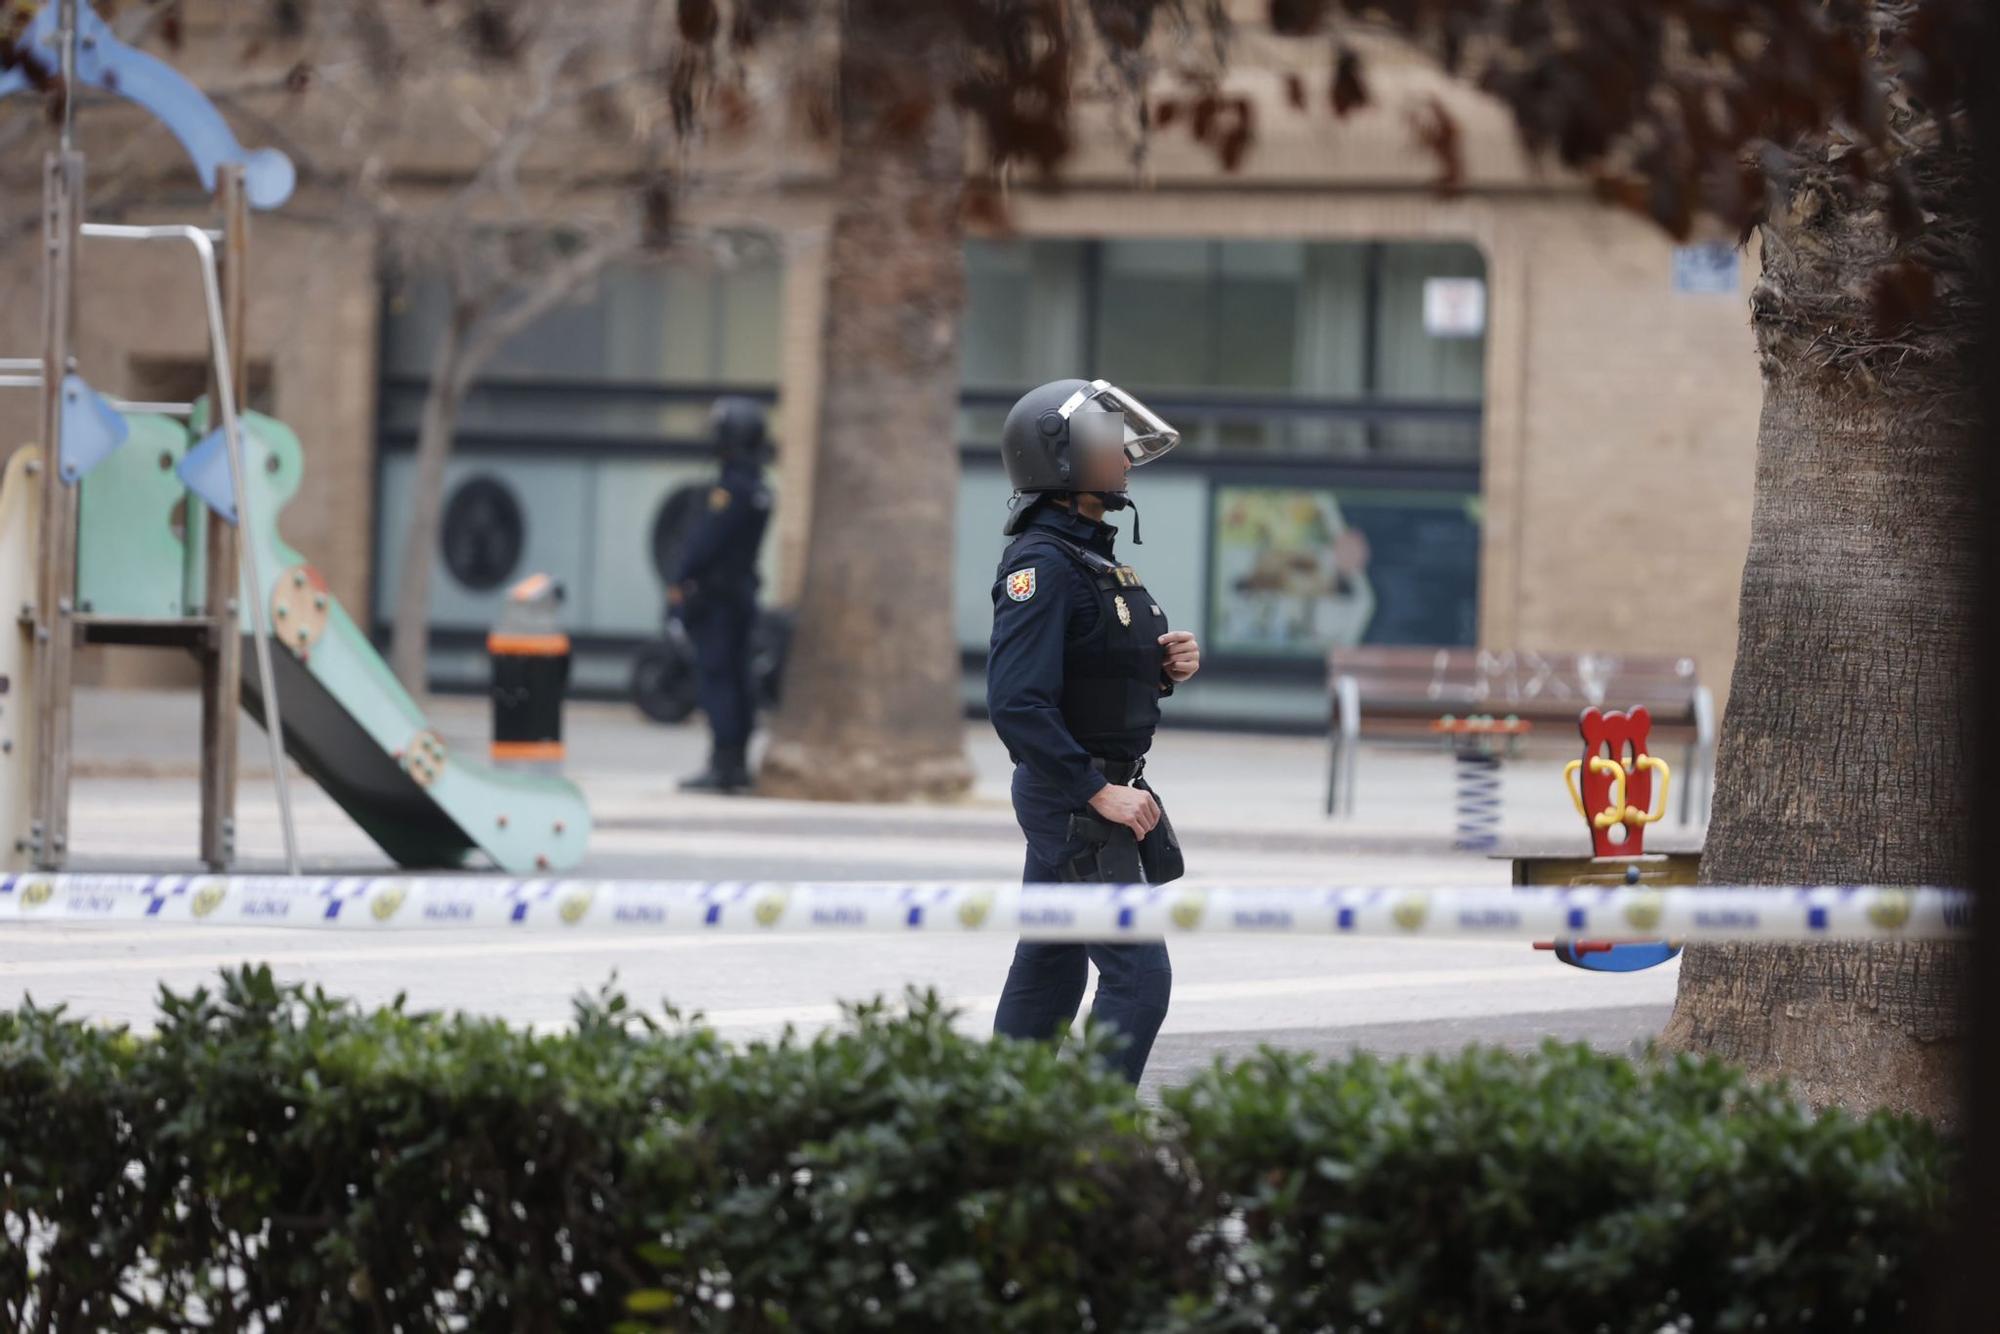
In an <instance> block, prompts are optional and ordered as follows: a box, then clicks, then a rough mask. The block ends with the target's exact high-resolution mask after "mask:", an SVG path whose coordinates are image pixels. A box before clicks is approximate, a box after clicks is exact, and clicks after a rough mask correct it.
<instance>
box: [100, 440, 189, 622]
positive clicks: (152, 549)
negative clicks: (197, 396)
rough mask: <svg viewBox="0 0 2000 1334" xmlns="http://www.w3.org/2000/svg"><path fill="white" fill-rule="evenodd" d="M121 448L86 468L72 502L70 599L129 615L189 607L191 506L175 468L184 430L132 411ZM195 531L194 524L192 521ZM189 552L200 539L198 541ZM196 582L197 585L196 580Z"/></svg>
mask: <svg viewBox="0 0 2000 1334" xmlns="http://www.w3.org/2000/svg"><path fill="white" fill-rule="evenodd" d="M125 420H126V422H127V423H128V424H129V425H130V427H131V429H132V434H131V437H130V438H129V439H128V440H126V442H125V445H124V447H123V448H121V449H119V450H118V451H117V452H116V453H114V454H112V455H111V457H109V458H107V459H105V460H104V461H103V462H102V463H100V464H98V465H97V467H95V468H93V469H92V470H91V471H90V474H89V475H88V476H87V477H85V478H84V479H83V481H82V483H81V484H80V488H81V489H80V492H79V496H78V501H77V515H78V517H77V546H76V601H77V608H78V610H80V611H85V612H94V613H96V614H97V615H100V616H119V617H126V618H132V619H148V620H150V619H153V618H155V617H169V616H186V615H190V614H198V613H199V611H200V608H199V607H198V606H197V607H195V608H193V609H192V611H190V609H189V606H188V603H187V596H188V591H189V588H190V583H189V580H188V571H187V568H186V566H187V552H188V550H189V547H188V544H187V543H186V542H185V541H184V540H183V534H184V531H185V529H186V526H187V523H188V519H189V515H190V513H192V514H194V515H195V517H196V522H197V525H199V516H200V515H201V514H202V513H204V512H205V511H204V510H203V507H202V505H201V502H199V501H195V502H193V503H192V505H190V503H189V497H188V493H187V491H186V490H185V489H184V488H183V487H182V486H181V483H180V479H179V478H178V477H176V476H174V467H175V465H176V464H178V463H179V462H180V461H181V456H182V455H183V454H185V453H187V450H188V444H189V441H188V433H187V428H186V427H185V426H183V425H182V424H181V423H179V422H177V421H175V420H174V419H172V418H171V417H154V416H148V415H144V414H139V413H133V414H130V415H128V416H127V417H126V418H125ZM195 531H196V534H197V535H199V533H200V531H201V530H200V528H199V526H197V527H196V530H195ZM193 549H194V550H196V551H199V550H200V549H201V544H200V543H199V542H196V543H195V544H194V548H193ZM195 586H196V587H198V584H197V585H195Z"/></svg>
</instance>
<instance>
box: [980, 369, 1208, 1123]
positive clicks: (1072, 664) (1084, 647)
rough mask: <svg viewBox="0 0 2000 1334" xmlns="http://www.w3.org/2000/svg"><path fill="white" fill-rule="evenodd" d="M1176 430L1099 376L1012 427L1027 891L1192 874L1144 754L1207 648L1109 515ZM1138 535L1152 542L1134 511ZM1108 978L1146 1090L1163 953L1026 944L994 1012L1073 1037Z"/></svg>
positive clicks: (1019, 800) (1032, 402) (1012, 652)
mask: <svg viewBox="0 0 2000 1334" xmlns="http://www.w3.org/2000/svg"><path fill="white" fill-rule="evenodd" d="M1179 439H1180V436H1179V433H1178V432H1176V431H1175V430H1174V429H1173V428H1172V427H1170V426H1168V425H1167V424H1166V423H1165V422H1164V421H1162V420H1160V419H1159V418H1158V417H1157V416H1155V415H1154V414H1153V413H1152V412H1151V411H1150V410H1149V409H1147V408H1146V406H1145V405H1144V404H1143V403H1141V402H1140V401H1139V400H1138V399H1136V398H1135V397H1133V396H1132V395H1130V394H1128V393H1126V392H1124V391H1123V390H1121V389H1119V388H1117V387H1116V386H1115V385H1112V384H1109V383H1107V382H1105V381H1103V380H1092V381H1084V380H1056V381H1053V382H1051V383H1049V384H1045V385H1043V386H1041V387H1040V388H1038V389H1035V390H1033V391H1031V392H1029V393H1028V394H1026V395H1025V396H1023V397H1022V399H1021V400H1020V401H1019V402H1018V403H1016V404H1015V405H1014V407H1013V410H1012V411H1010V412H1009V413H1008V414H1007V421H1006V425H1005V426H1004V427H1003V428H1002V432H1001V446H1000V448H1001V454H1002V457H1003V458H1004V460H1005V462H1006V465H1007V476H1008V479H1009V481H1011V482H1012V483H1013V486H1014V495H1013V498H1012V499H1011V500H1010V501H1009V502H1008V517H1007V521H1006V524H1005V527H1004V532H1005V533H1006V534H1007V535H1008V536H1010V537H1012V538H1013V539H1014V541H1013V542H1012V543H1011V544H1010V545H1009V546H1008V547H1007V550H1006V554H1005V555H1004V556H1002V557H1001V560H1000V568H999V572H998V578H997V580H996V582H995V583H994V586H993V640H992V645H991V650H990V654H989V656H988V658H987V672H986V703H987V709H988V712H989V714H990V716H991V717H992V719H993V727H994V730H995V731H997V732H998V733H999V734H1000V739H1001V741H1003V742H1005V743H1006V746H1007V750H1008V753H1009V754H1010V755H1011V756H1012V757H1013V760H1014V781H1013V796H1014V815H1015V818H1016V819H1017V820H1018V821H1019V822H1020V825H1021V832H1022V833H1023V834H1025V835H1026V836H1027V840H1028V857H1027V866H1026V868H1025V869H1024V871H1023V872H1022V876H1023V879H1024V880H1025V881H1026V882H1028V883H1030V884H1037V883H1040V884H1046V883H1050V882H1055V881H1098V882H1113V883H1132V882H1136V881H1138V880H1140V879H1144V880H1146V881H1149V882H1152V883H1160V882H1163V881H1165V880H1171V879H1173V878H1174V877H1175V876H1177V875H1179V874H1180V871H1181V867H1180V849H1179V844H1178V842H1177V841H1176V840H1175V838H1174V835H1173V830H1172V826H1171V825H1170V824H1168V823H1167V822H1166V819H1165V814H1164V812H1163V811H1162V809H1161V806H1160V803H1159V800H1158V798H1157V796H1156V795H1155V794H1154V793H1153V791H1152V789H1151V788H1150V787H1149V786H1148V785H1147V783H1146V781H1145V778H1144V776H1143V775H1144V772H1145V756H1146V752H1147V750H1148V748H1149V747H1151V745H1152V743H1153V729H1154V728H1155V726H1157V725H1158V723H1159V720H1160V700H1161V699H1162V698H1164V697H1165V696H1167V695H1170V694H1172V693H1173V688H1174V686H1175V684H1176V683H1178V682H1181V681H1185V680H1187V679H1188V678H1189V677H1191V676H1193V675H1194V674H1195V672H1196V671H1197V670H1198V669H1199V667H1200V665H1201V649H1200V647H1199V645H1197V644H1196V643H1195V638H1194V636H1193V635H1192V634H1189V633H1188V632H1187V631H1185V630H1179V631H1177V630H1173V629H1170V628H1169V626H1168V623H1167V615H1166V612H1165V611H1164V610H1163V609H1162V608H1161V606H1160V604H1159V600H1158V598H1157V597H1155V596H1154V595H1153V594H1152V593H1149V592H1148V591H1147V590H1146V588H1145V585H1144V584H1143V583H1141V582H1140V580H1139V576H1138V574H1137V573H1136V572H1135V571H1134V570H1133V569H1132V567H1130V566H1129V565H1124V564H1121V563H1120V562H1119V560H1118V558H1117V556H1116V555H1115V554H1114V551H1113V547H1112V543H1113V541H1114V539H1115V538H1116V537H1117V535H1118V530H1117V529H1116V528H1114V527H1112V526H1111V525H1109V524H1107V523H1106V522H1104V515H1105V512H1106V511H1107V510H1120V509H1125V508H1127V507H1129V506H1130V505H1131V500H1130V497H1129V496H1128V495H1127V494H1126V489H1125V485H1126V475H1127V474H1128V473H1129V472H1130V471H1131V470H1132V469H1133V468H1135V467H1138V466H1139V465H1141V464H1144V463H1149V462H1151V461H1152V460H1153V459H1156V458H1158V457H1159V456H1160V455H1162V454H1164V453H1166V452H1167V451H1168V450H1169V449H1172V448H1173V447H1174V445H1175V444H1176V443H1177V442H1178V441H1179ZM1133 518H1134V523H1133V539H1134V540H1135V541H1136V540H1137V539H1138V523H1137V518H1138V516H1137V511H1136V510H1135V511H1134V516H1133ZM1091 963H1094V964H1096V965H1097V971H1098V983H1097V995H1096V997H1095V998H1094V1000H1093V1001H1092V1004H1091V1017H1092V1019H1093V1020H1095V1021H1096V1022H1097V1023H1100V1024H1103V1025H1105V1026H1107V1027H1110V1028H1113V1029H1116V1030H1117V1032H1118V1034H1119V1035H1120V1037H1121V1039H1122V1044H1123V1045H1122V1046H1121V1048H1120V1049H1119V1051H1118V1054H1117V1057H1116V1059H1117V1061H1118V1063H1119V1068H1120V1070H1121V1071H1122V1073H1123V1074H1124V1075H1125V1077H1126V1078H1127V1079H1129V1080H1130V1081H1131V1082H1133V1083H1134V1084H1136V1083H1138V1082H1139V1075H1140V1073H1141V1072H1142V1071H1143V1070H1144V1069H1145V1066H1146V1057H1147V1055H1148V1054H1149V1053H1150V1052H1151V1050H1152V1046H1153V1038H1154V1036H1155V1035H1156V1034H1157V1033H1158V1032H1159V1030H1160V1023H1161V1021H1162V1020H1163V1019H1165V1018H1166V1014H1167V996H1168V993H1169V991H1170V990H1171V988H1172V984H1173V972H1172V969H1171V967H1170V965H1169V964H1168V961H1167V948H1166V946H1165V945H1163V944H1158V943H1146V944H1139V943H1104V944H1094V945H1084V944H1069V943H1067V942H1062V943H1058V942H1038V941H1021V942H1019V943H1018V944H1017V945H1016V946H1015V950H1014V963H1013V967H1012V968H1011V969H1010V970H1009V971H1008V974H1007V984H1006V986H1005V988H1004V989H1003V990H1002V993H1001V996H1000V1006H999V1011H998V1013H997V1014H996V1015H995V1016H994V1024H993V1027H994V1031H995V1032H996V1033H999V1034H1002V1035H1005V1036H1008V1037H1017V1038H1036V1039H1047V1038H1060V1037H1061V1035H1062V1034H1063V1033H1065V1032H1066V1031H1067V1030H1068V1028H1069V1026H1070V1023H1071V1021H1072V1019H1073V1018H1074V1017H1075V1015H1076V1012H1077V1008H1078V1006H1079V1005H1080V1004H1081V1003H1082V1000H1083V990H1084V983H1085V981H1086V976H1087V965H1088V964H1091Z"/></svg>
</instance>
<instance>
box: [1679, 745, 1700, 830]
mask: <svg viewBox="0 0 2000 1334" xmlns="http://www.w3.org/2000/svg"><path fill="white" fill-rule="evenodd" d="M1697 751H1698V747H1697V746H1696V745H1695V743H1694V742H1692V741H1690V742H1688V748H1687V755H1686V757H1685V758H1684V759H1683V760H1682V762H1681V765H1682V771H1683V772H1685V773H1686V774H1687V777H1686V778H1683V779H1682V780H1681V814H1680V823H1681V824H1683V825H1689V824H1693V823H1694V787H1695V784H1696V783H1698V782H1700V781H1701V773H1700V771H1699V770H1697V769H1696V768H1695V767H1694V766H1695V755H1696V753H1697Z"/></svg>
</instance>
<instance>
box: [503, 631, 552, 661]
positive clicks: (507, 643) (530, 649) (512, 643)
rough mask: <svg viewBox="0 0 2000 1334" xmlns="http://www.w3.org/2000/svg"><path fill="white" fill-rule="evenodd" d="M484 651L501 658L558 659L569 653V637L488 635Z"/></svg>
mask: <svg viewBox="0 0 2000 1334" xmlns="http://www.w3.org/2000/svg"><path fill="white" fill-rule="evenodd" d="M486 651H487V652H488V653H497V654H499V655H500V656H501V657H503V658H560V657H562V656H563V655H564V654H565V653H568V652H569V636H568V635H503V634H490V635H488V636H486Z"/></svg>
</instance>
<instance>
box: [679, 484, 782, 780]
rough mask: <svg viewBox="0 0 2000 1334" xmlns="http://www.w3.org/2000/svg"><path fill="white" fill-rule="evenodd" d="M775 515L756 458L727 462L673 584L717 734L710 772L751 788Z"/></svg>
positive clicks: (699, 685)
mask: <svg viewBox="0 0 2000 1334" xmlns="http://www.w3.org/2000/svg"><path fill="white" fill-rule="evenodd" d="M770 518H771V492H770V490H769V488H767V487H766V486H765V485H764V479H763V470H762V469H761V468H759V467H758V466H757V465H756V463H755V462H753V461H750V460H747V459H734V460H730V461H728V462H725V463H724V464H723V467H722V476H721V479H720V480H719V482H718V483H717V485H716V487H715V488H714V490H712V491H710V492H709V495H708V504H707V505H706V506H705V507H703V509H702V511H701V515H700V518H699V519H698V520H697V522H696V523H695V526H694V530H693V532H692V533H690V534H689V536H688V541H687V545H686V546H685V547H684V548H682V550H681V558H680V564H679V567H678V568H677V569H676V570H675V572H674V582H675V583H676V584H677V585H678V586H679V587H680V589H681V596H682V603H681V622H682V624H684V625H685V626H686V627H687V632H688V637H689V638H691V639H692V640H693V641H694V645H695V677H696V686H697V690H698V694H699V698H700V701H701V707H702V710H703V711H704V712H706V713H707V714H708V725H709V730H710V731H711V732H712V733H713V734H714V739H715V758H714V760H713V762H712V765H711V771H710V773H711V775H713V776H719V777H722V778H728V779H731V780H734V781H732V782H726V783H722V784H720V785H721V786H723V787H732V786H748V783H749V773H748V766H747V764H746V762H745V752H746V750H747V748H748V746H749V743H750V731H751V728H752V726H753V725H754V723H755V721H756V716H757V703H756V694H755V691H754V690H753V688H752V685H751V680H750V632H751V629H752V628H753V627H754V626H755V625H756V622H757V586H758V577H757V551H758V548H759V547H760V546H761V545H762V544H763V540H764V529H765V527H766V526H767V525H768V524H769V522H770Z"/></svg>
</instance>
